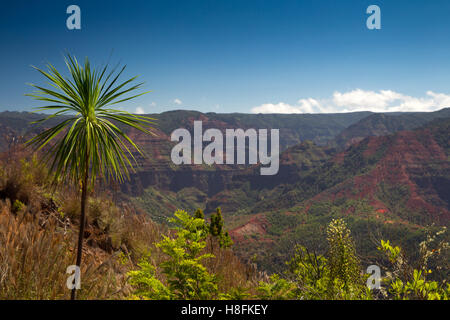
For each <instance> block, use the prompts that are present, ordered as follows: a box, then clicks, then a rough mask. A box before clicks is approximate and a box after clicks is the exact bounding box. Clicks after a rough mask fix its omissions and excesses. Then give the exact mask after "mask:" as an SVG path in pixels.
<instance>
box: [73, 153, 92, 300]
mask: <svg viewBox="0 0 450 320" xmlns="http://www.w3.org/2000/svg"><path fill="white" fill-rule="evenodd" d="M85 170H86V171H85V173H84V179H83V185H82V187H81V188H82V189H81V216H80V231H79V233H78V246H77V261H76V263H75V265H76V266H77V267H78V268H80V269H79V270H80V276H81V257H82V254H83V238H84V227H85V225H86V204H87V197H88V196H87V185H88V176H89V156H88V155H86V168H85ZM75 275H76V271H75ZM75 281H77V279H76V278H75ZM75 283H76V282H75ZM76 291H77V289H76V288H75V286H74V287H73V288H72V293H71V295H70V299H71V300H75V299H76V294H77V293H76Z"/></svg>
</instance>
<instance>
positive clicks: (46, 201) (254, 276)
mask: <svg viewBox="0 0 450 320" xmlns="http://www.w3.org/2000/svg"><path fill="white" fill-rule="evenodd" d="M16 156H17V159H19V160H16V161H7V162H6V161H1V160H0V299H68V298H69V297H70V290H69V289H68V288H67V286H66V282H67V279H68V277H69V276H70V275H69V274H67V273H66V270H67V267H68V266H70V265H73V264H74V262H75V254H74V252H75V246H76V238H77V232H78V226H77V225H78V219H79V213H80V205H79V193H78V192H77V190H75V189H74V188H71V187H70V186H66V185H63V184H61V185H59V186H58V188H56V189H54V188H50V183H49V181H48V179H47V172H46V171H45V168H43V167H42V166H41V165H40V163H39V161H38V160H37V158H35V157H30V156H27V155H23V154H21V155H17V154H16ZM20 159H22V160H20ZM87 220H88V224H87V227H86V233H85V245H84V249H83V263H82V268H81V269H82V270H81V289H80V290H79V291H78V293H77V297H78V298H79V299H123V298H126V297H128V296H129V295H130V293H131V289H132V288H131V287H130V285H128V284H127V278H126V273H127V272H128V271H129V270H131V269H136V268H137V262H139V260H140V259H141V258H143V257H148V256H150V257H151V260H152V262H153V264H154V265H155V266H157V265H159V264H160V263H161V262H162V261H164V260H165V259H166V258H167V257H165V256H164V254H163V253H162V252H161V251H160V250H159V249H158V248H157V247H156V246H155V243H157V242H159V241H160V240H161V238H162V234H169V233H171V232H170V231H169V230H168V229H167V228H166V227H164V226H161V225H157V224H155V223H154V222H152V221H151V220H150V219H149V218H148V217H147V216H146V215H145V214H136V212H135V210H134V209H133V207H132V206H131V205H130V204H126V203H122V204H121V205H120V206H117V205H116V204H115V202H114V201H113V200H112V197H111V196H107V195H106V193H105V192H103V194H102V195H97V196H95V195H93V194H91V195H90V200H89V205H88V219H87ZM206 250H210V252H211V253H213V254H214V255H215V257H216V258H214V259H209V260H208V261H206V262H205V266H206V267H207V268H208V270H209V272H211V273H214V274H216V275H217V276H218V279H219V289H220V291H221V292H229V291H230V290H231V289H232V288H248V289H249V290H250V291H253V289H254V287H255V286H256V285H257V281H258V280H260V279H261V274H260V273H259V272H257V270H256V268H254V267H252V266H249V265H247V264H244V263H242V262H241V261H240V260H239V259H238V258H237V257H236V256H235V255H234V253H233V251H232V250H230V249H221V248H219V247H218V245H216V246H212V247H209V248H206ZM158 277H159V278H160V280H162V281H164V279H163V275H159V276H158Z"/></svg>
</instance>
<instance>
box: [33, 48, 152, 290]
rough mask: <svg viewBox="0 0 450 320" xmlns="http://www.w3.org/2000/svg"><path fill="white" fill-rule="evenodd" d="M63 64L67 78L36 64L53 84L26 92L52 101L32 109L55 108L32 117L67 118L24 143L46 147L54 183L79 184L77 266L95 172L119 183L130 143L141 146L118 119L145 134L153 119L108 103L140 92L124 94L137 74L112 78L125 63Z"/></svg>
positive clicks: (126, 170)
mask: <svg viewBox="0 0 450 320" xmlns="http://www.w3.org/2000/svg"><path fill="white" fill-rule="evenodd" d="M65 63H66V66H67V69H68V70H69V73H70V77H71V78H70V79H69V78H66V77H64V76H62V75H61V74H60V73H59V71H58V70H57V69H56V68H55V67H53V66H52V65H50V64H49V65H48V66H47V67H48V71H47V72H46V71H44V70H41V69H39V68H35V69H36V70H37V71H38V72H39V73H41V74H42V75H43V76H44V77H45V78H46V79H47V80H49V81H50V82H49V84H50V85H51V86H52V87H53V88H51V89H48V88H44V87H41V86H38V85H35V84H31V86H33V87H34V88H35V89H37V92H35V93H33V94H28V96H30V97H32V98H34V99H36V100H39V101H44V102H46V103H48V102H50V103H52V104H51V105H47V106H43V107H39V108H37V111H50V112H54V113H53V114H51V115H49V116H47V117H46V118H44V119H42V120H38V121H37V122H45V121H47V120H49V119H52V118H55V117H57V116H69V117H68V118H65V119H64V120H62V119H61V122H60V123H59V124H57V125H55V126H54V127H52V128H50V129H46V130H45V131H43V132H41V133H39V134H38V135H36V136H35V137H33V138H32V139H31V140H29V141H28V144H29V145H32V146H35V147H36V150H41V149H43V148H44V147H46V146H47V149H46V150H45V155H44V162H45V163H51V165H50V170H49V172H51V174H52V175H53V177H54V182H55V184H56V183H58V182H61V181H63V182H66V181H69V182H71V183H73V184H74V185H76V184H78V183H81V217H80V231H79V238H78V246H77V248H78V249H77V250H78V253H77V261H76V266H77V267H80V265H81V258H82V247H83V234H84V227H85V217H86V206H87V198H88V188H89V187H93V186H94V184H95V182H96V179H97V178H98V177H100V178H105V179H113V180H117V181H119V182H122V181H123V180H124V179H125V178H127V177H129V170H130V168H131V169H133V165H134V164H137V162H136V159H135V158H134V156H133V154H132V153H131V151H130V148H134V149H135V150H136V151H137V152H138V153H139V154H140V155H143V153H142V151H141V149H140V148H139V147H138V146H137V145H136V144H135V143H134V142H133V141H132V140H131V139H130V138H129V137H128V136H127V135H126V134H125V133H124V132H123V131H122V130H121V129H119V128H118V127H117V126H116V124H117V123H120V124H122V125H126V126H129V127H132V128H134V129H136V130H138V131H141V132H144V133H146V134H150V133H151V132H150V131H149V128H150V125H151V124H152V123H153V121H152V120H154V119H152V118H148V117H143V116H137V115H133V114H131V113H128V112H125V111H122V110H115V109H111V106H112V105H115V104H117V103H121V102H125V101H128V100H131V99H133V98H136V97H138V96H140V95H142V94H144V93H141V94H137V95H133V96H126V95H127V94H129V93H130V92H134V90H136V89H139V88H140V87H141V86H142V83H139V84H137V85H133V86H132V87H129V88H127V87H126V86H127V85H128V84H130V83H131V82H132V81H133V80H135V79H136V77H134V78H131V79H128V80H126V81H124V82H122V83H116V82H117V80H118V79H119V77H120V75H121V74H122V73H123V71H124V70H125V67H123V68H122V69H121V70H120V72H118V73H117V74H115V70H116V69H113V70H112V71H111V72H107V69H108V66H107V65H106V66H105V67H103V68H102V69H100V70H96V69H95V68H92V69H91V65H90V63H89V60H88V58H86V60H85V62H84V66H82V65H80V64H79V63H78V61H77V60H76V58H75V57H72V56H70V55H67V58H66V59H65ZM54 89H56V91H55V90H54ZM115 123H116V124H115ZM130 159H132V160H133V161H134V164H133V163H132V162H131V161H130ZM75 295H76V290H75V288H74V289H73V291H72V299H75Z"/></svg>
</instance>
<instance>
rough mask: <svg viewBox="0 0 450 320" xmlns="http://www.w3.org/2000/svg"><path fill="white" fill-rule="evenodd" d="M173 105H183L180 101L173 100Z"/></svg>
mask: <svg viewBox="0 0 450 320" xmlns="http://www.w3.org/2000/svg"><path fill="white" fill-rule="evenodd" d="M173 103H175V104H177V105H181V104H182V103H183V101H181V100H180V99H178V98H177V99H175V100H173Z"/></svg>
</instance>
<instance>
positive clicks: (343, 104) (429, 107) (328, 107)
mask: <svg viewBox="0 0 450 320" xmlns="http://www.w3.org/2000/svg"><path fill="white" fill-rule="evenodd" d="M445 107H450V95H447V94H444V93H435V92H433V91H427V92H426V95H425V96H424V97H412V96H408V95H404V94H402V93H398V92H395V91H392V90H380V91H378V92H375V91H366V90H361V89H355V90H352V91H348V92H343V93H342V92H338V91H336V92H334V93H333V96H332V97H331V98H329V99H323V100H317V99H313V98H307V99H300V100H298V101H297V104H295V105H290V104H288V103H285V102H279V103H276V104H273V103H265V104H262V105H260V106H256V107H254V108H252V109H251V112H252V113H339V112H354V111H373V112H396V111H436V110H439V109H442V108H445Z"/></svg>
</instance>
